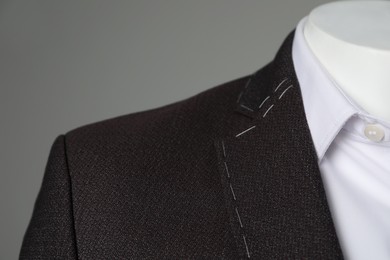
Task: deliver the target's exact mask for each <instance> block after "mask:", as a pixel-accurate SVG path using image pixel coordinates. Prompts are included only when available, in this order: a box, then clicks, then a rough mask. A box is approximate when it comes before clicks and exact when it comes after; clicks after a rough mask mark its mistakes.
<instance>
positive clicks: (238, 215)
mask: <svg viewBox="0 0 390 260" xmlns="http://www.w3.org/2000/svg"><path fill="white" fill-rule="evenodd" d="M236 213H237V217H238V222H240V226H241V227H244V226H243V225H242V222H241V218H240V214H238V209H237V208H236Z"/></svg>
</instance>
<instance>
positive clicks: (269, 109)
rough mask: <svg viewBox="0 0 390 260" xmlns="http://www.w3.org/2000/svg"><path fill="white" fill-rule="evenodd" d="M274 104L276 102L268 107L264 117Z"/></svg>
mask: <svg viewBox="0 0 390 260" xmlns="http://www.w3.org/2000/svg"><path fill="white" fill-rule="evenodd" d="M273 106H274V104H272V105H271V106H270V107H269V108H268V109H267V111H265V113H264V115H263V118H264V117H265V116H266V115H267V113H268V112H269V111H270V110H271V108H272V107H273Z"/></svg>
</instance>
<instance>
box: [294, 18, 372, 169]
mask: <svg viewBox="0 0 390 260" xmlns="http://www.w3.org/2000/svg"><path fill="white" fill-rule="evenodd" d="M306 21H307V17H304V18H303V19H302V20H301V21H300V22H299V23H298V25H297V27H296V30H295V36H294V41H293V49H292V57H293V63H294V68H295V72H296V74H297V78H298V81H299V84H300V88H301V93H302V99H303V105H304V109H305V113H306V119H307V123H308V125H309V129H310V133H311V135H312V139H313V142H314V146H315V149H316V152H317V156H318V160H319V162H320V161H321V160H322V158H323V157H324V155H325V153H326V151H327V149H328V148H329V146H330V144H331V143H332V141H333V140H334V138H335V137H336V136H337V134H338V133H339V131H340V130H341V129H342V128H343V126H344V124H345V123H346V122H347V121H348V119H350V118H351V117H352V116H353V115H355V114H366V113H364V111H363V110H362V109H361V108H360V107H359V106H357V105H356V104H355V103H354V102H353V101H352V100H350V99H349V98H348V97H347V96H346V95H345V94H344V93H343V92H342V91H341V89H340V87H339V86H338V85H337V84H336V82H335V81H334V80H333V79H332V77H331V76H330V75H329V73H328V72H327V71H326V70H325V68H323V66H322V65H321V63H320V62H319V61H318V60H317V58H316V57H315V55H314V54H313V53H312V51H311V49H310V48H309V46H308V45H307V43H306V40H305V38H304V34H303V29H304V24H305V22H306Z"/></svg>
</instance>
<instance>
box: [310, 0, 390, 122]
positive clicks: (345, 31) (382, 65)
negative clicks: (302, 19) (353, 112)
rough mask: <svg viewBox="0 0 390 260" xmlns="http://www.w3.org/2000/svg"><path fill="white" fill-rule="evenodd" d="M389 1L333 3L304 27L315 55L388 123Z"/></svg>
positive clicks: (351, 95)
mask: <svg viewBox="0 0 390 260" xmlns="http://www.w3.org/2000/svg"><path fill="white" fill-rule="evenodd" d="M389 25H390V2H388V1H369V2H368V1H367V2H366V1H348V2H333V3H330V4H325V5H322V6H320V7H317V8H316V9H314V10H313V11H312V12H311V13H310V15H309V18H308V20H307V23H306V25H305V28H304V35H305V39H306V41H307V43H308V45H309V46H310V48H311V50H312V51H313V53H314V55H315V56H316V57H317V59H318V60H319V61H320V63H321V64H322V65H323V67H324V68H325V69H326V70H327V71H328V73H329V74H330V75H331V76H332V78H333V79H334V80H335V82H336V83H337V84H338V85H339V87H340V88H341V89H342V90H343V91H344V92H345V94H346V95H347V96H349V98H350V99H352V100H353V101H354V102H355V103H357V104H358V105H359V106H360V107H361V108H363V109H364V110H365V111H366V112H368V113H369V114H371V115H373V116H376V117H379V118H381V119H384V120H386V121H388V122H390V26H389Z"/></svg>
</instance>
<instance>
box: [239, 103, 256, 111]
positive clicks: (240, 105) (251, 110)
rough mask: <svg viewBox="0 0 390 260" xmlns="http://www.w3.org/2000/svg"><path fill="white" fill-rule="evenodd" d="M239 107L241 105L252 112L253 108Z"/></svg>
mask: <svg viewBox="0 0 390 260" xmlns="http://www.w3.org/2000/svg"><path fill="white" fill-rule="evenodd" d="M240 107H243V108H245V109H247V110H249V111H251V112H253V109H251V108H249V107H247V106H244V105H240Z"/></svg>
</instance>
